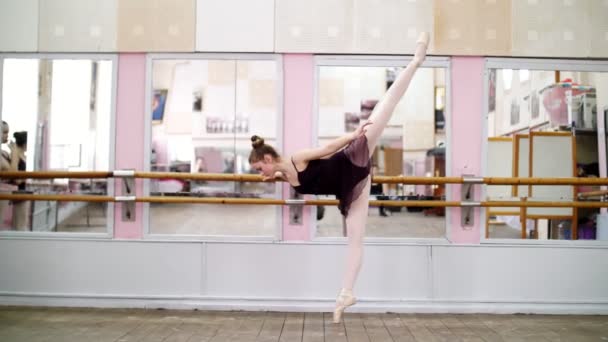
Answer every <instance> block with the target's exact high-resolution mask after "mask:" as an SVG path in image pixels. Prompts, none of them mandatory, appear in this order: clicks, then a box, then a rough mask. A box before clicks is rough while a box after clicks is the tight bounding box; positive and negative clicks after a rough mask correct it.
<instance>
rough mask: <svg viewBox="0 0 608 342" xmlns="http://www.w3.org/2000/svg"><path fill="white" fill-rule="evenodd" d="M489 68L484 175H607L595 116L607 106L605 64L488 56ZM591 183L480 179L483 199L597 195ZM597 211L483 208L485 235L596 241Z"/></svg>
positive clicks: (594, 198)
mask: <svg viewBox="0 0 608 342" xmlns="http://www.w3.org/2000/svg"><path fill="white" fill-rule="evenodd" d="M487 69H488V72H487V74H488V75H490V77H489V80H488V96H489V98H488V106H487V125H488V126H487V132H488V134H487V141H486V142H485V144H486V157H485V158H486V160H485V165H484V167H485V173H484V174H485V175H486V176H489V177H545V178H560V177H606V176H605V175H606V157H605V154H606V152H605V151H606V134H605V128H604V129H602V127H599V126H598V122H606V121H605V120H604V119H605V117H606V114H607V111H608V105H607V103H608V102H607V101H608V73H607V72H608V64H606V63H605V62H589V61H586V62H584V63H583V62H574V61H547V60H511V59H488V61H487ZM511 69H513V70H516V69H517V70H519V72H512V70H511ZM511 77H512V78H513V80H512V82H511V81H508V80H509V79H510V78H511ZM518 78H519V79H518ZM507 84H509V86H510V88H509V87H508V86H507ZM601 151H603V152H601ZM602 175H603V176H602ZM597 190H600V188H599V187H597V186H486V187H485V200H504V201H515V202H519V201H520V200H523V199H525V200H526V201H552V202H570V201H575V200H580V201H599V200H600V199H601V197H599V196H588V194H589V192H591V191H597ZM599 212H600V209H586V208H585V209H583V208H581V209H572V208H528V209H520V208H518V207H512V208H488V210H487V211H486V222H485V234H486V238H489V239H540V240H573V239H578V240H595V239H596V237H597V229H598V227H597V215H598V213H599ZM522 214H525V216H523V215H522ZM522 217H525V218H526V219H525V220H523V219H522Z"/></svg>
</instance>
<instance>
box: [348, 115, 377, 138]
mask: <svg viewBox="0 0 608 342" xmlns="http://www.w3.org/2000/svg"><path fill="white" fill-rule="evenodd" d="M371 124H372V122H371V121H369V120H366V121H364V122H362V123H361V124H360V125H359V127H357V129H356V130H355V131H354V132H353V134H352V138H353V140H355V139H357V138H358V137H360V136H362V135H363V134H365V132H367V128H366V127H367V126H369V125H371Z"/></svg>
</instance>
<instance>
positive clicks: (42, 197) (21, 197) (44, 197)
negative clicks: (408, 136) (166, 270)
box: [0, 194, 608, 208]
mask: <svg viewBox="0 0 608 342" xmlns="http://www.w3.org/2000/svg"><path fill="white" fill-rule="evenodd" d="M0 200H12V201H59V202H68V201H70V202H139V203H193V204H197V203H198V204H243V205H298V204H300V205H332V206H333V205H337V204H338V201H337V200H319V199H316V200H282V199H262V198H232V197H230V198H228V197H227V198H223V197H179V196H148V197H121V196H118V197H112V196H94V195H50V194H39V195H36V194H0ZM369 204H370V205H372V206H380V205H383V206H387V207H428V208H430V207H537V208H607V207H608V202H579V201H575V202H549V201H543V202H540V201H539V202H535V201H522V202H510V201H485V202H458V201H420V200H415V201H391V200H387V201H384V200H382V201H379V200H371V201H369Z"/></svg>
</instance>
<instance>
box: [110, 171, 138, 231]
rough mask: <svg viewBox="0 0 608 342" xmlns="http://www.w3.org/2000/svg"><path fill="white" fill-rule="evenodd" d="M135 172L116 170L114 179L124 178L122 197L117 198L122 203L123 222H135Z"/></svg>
mask: <svg viewBox="0 0 608 342" xmlns="http://www.w3.org/2000/svg"><path fill="white" fill-rule="evenodd" d="M134 175H135V170H116V171H114V177H117V178H122V196H116V198H115V200H116V202H122V205H121V207H122V221H123V222H133V221H135V178H133V176H134Z"/></svg>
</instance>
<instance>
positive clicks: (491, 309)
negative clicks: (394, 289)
mask: <svg viewBox="0 0 608 342" xmlns="http://www.w3.org/2000/svg"><path fill="white" fill-rule="evenodd" d="M333 305H334V300H330V299H327V300H323V299H318V300H317V299H311V300H301V299H276V298H252V299H247V298H214V297H180V296H112V295H108V296H92V295H67V294H66V295H62V294H29V293H0V306H41V307H94V308H139V309H168V310H195V309H196V310H222V311H282V312H331V311H332V310H333ZM349 311H350V312H359V313H387V312H391V313H451V314H467V313H468V314H472V313H488V314H516V313H522V314H560V315H571V314H572V315H574V314H575V315H608V302H598V303H590V302H564V303H556V302H543V301H537V302H509V301H500V302H473V301H471V302H467V301H429V300H404V301H399V300H395V301H391V300H365V299H361V300H360V301H359V303H357V304H356V305H355V306H353V307H351V308H349Z"/></svg>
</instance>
